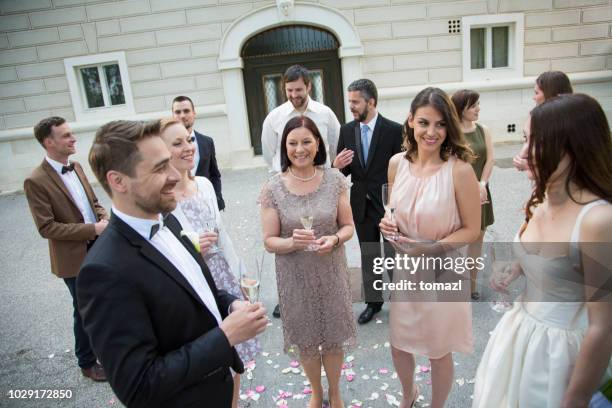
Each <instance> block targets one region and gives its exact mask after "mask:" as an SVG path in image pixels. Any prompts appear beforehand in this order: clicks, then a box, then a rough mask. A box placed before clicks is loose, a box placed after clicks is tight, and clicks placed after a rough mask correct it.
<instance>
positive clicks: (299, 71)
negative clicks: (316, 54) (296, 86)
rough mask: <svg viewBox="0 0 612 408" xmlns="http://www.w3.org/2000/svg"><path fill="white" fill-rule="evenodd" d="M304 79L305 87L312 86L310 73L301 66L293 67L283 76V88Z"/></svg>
mask: <svg viewBox="0 0 612 408" xmlns="http://www.w3.org/2000/svg"><path fill="white" fill-rule="evenodd" d="M300 78H302V81H304V85H306V86H308V84H310V72H309V71H308V70H307V69H306V68H305V67H303V66H301V65H292V66H290V67H289V68H287V70H286V71H285V73H284V74H283V87H284V85H285V84H286V83H287V82H294V81H297V80H298V79H300Z"/></svg>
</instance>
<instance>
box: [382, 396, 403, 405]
mask: <svg viewBox="0 0 612 408" xmlns="http://www.w3.org/2000/svg"><path fill="white" fill-rule="evenodd" d="M385 398H387V403H388V404H389V405H392V406H395V407H399V405H400V402H399V401H398V399H397V398H395V395H391V394H385Z"/></svg>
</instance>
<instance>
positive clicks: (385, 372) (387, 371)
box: [378, 368, 389, 374]
mask: <svg viewBox="0 0 612 408" xmlns="http://www.w3.org/2000/svg"><path fill="white" fill-rule="evenodd" d="M378 373H379V374H389V370H388V369H386V368H379V369H378Z"/></svg>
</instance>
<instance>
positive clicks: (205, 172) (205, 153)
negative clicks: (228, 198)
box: [194, 130, 225, 210]
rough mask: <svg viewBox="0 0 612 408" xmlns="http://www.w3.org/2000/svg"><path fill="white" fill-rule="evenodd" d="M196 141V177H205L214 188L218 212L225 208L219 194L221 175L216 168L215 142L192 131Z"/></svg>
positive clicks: (221, 195) (221, 196)
mask: <svg viewBox="0 0 612 408" xmlns="http://www.w3.org/2000/svg"><path fill="white" fill-rule="evenodd" d="M194 133H195V137H196V141H197V143H198V151H199V153H200V162H199V163H198V167H197V168H196V176H200V177H206V178H207V179H209V180H210V182H211V183H212V185H213V187H214V188H215V194H216V195H217V204H218V205H219V210H223V209H224V208H225V201H224V200H223V194H221V173H220V172H219V167H218V166H217V156H216V154H215V142H214V141H213V139H212V137H209V136H206V135H203V134H201V133H198V132H196V131H195V130H194Z"/></svg>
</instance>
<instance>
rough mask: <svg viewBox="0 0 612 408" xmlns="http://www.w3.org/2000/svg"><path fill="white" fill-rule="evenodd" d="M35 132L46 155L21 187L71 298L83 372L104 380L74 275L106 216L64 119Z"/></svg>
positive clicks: (44, 122)
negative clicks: (78, 159)
mask: <svg viewBox="0 0 612 408" xmlns="http://www.w3.org/2000/svg"><path fill="white" fill-rule="evenodd" d="M34 136H35V137H36V139H37V140H38V142H39V143H40V144H41V146H42V147H43V148H44V149H45V151H46V153H47V155H46V157H45V159H44V160H43V161H42V163H41V165H40V166H38V167H37V168H35V169H34V171H32V174H31V175H30V176H29V177H28V178H27V179H26V180H25V182H24V184H23V189H24V191H25V194H26V198H27V200H28V205H29V206H30V211H31V213H32V217H33V218H34V223H35V224H36V227H37V228H38V232H39V233H40V235H41V236H42V237H43V238H46V239H47V240H48V241H49V253H50V256H49V257H50V260H51V272H53V273H54V274H55V275H56V276H57V277H59V278H62V279H63V280H64V283H65V284H66V286H67V287H68V290H69V291H70V295H71V296H72V306H73V319H74V325H73V330H74V341H75V348H74V352H75V354H76V357H77V362H78V364H79V367H81V372H82V373H83V375H84V376H86V377H89V378H91V379H92V380H94V381H105V380H106V376H105V374H104V370H103V368H102V366H101V365H100V364H99V363H97V362H96V356H95V355H94V352H93V350H92V348H91V344H90V342H89V339H88V338H87V334H86V333H85V331H84V330H83V324H82V321H81V317H80V315H79V313H78V308H77V296H76V292H75V291H76V289H75V285H76V276H77V274H78V272H79V268H80V267H81V263H82V262H83V259H85V254H86V253H87V251H88V249H89V248H90V247H91V246H92V244H93V242H94V241H95V240H96V237H97V236H98V235H100V234H101V233H102V231H104V229H105V228H106V225H107V223H108V221H107V215H106V211H105V210H104V208H103V207H102V206H101V205H100V204H98V199H97V198H96V195H95V193H94V191H93V189H92V188H91V185H90V184H89V181H88V180H87V177H86V176H85V173H84V172H83V169H82V168H81V165H80V164H79V163H78V162H76V161H74V160H69V158H70V156H72V155H73V154H75V153H76V147H75V146H76V138H75V137H74V134H73V133H72V131H71V129H70V126H69V125H68V123H66V120H65V119H64V118H60V117H58V116H53V117H50V118H46V119H43V120H41V121H40V122H38V124H37V125H36V126H35V127H34Z"/></svg>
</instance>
